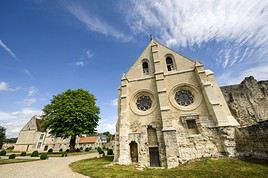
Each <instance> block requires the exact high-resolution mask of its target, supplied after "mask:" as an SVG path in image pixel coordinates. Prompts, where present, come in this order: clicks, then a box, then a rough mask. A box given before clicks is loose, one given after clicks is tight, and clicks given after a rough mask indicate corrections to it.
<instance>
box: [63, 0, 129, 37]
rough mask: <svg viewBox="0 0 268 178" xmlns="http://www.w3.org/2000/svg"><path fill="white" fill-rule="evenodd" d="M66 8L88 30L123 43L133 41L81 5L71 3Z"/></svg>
mask: <svg viewBox="0 0 268 178" xmlns="http://www.w3.org/2000/svg"><path fill="white" fill-rule="evenodd" d="M65 7H66V8H67V10H68V11H69V12H70V13H71V14H72V15H73V16H74V17H75V18H77V19H78V20H79V21H80V22H82V23H83V24H84V25H85V26H86V27H87V29H88V30H90V31H94V32H98V33H100V34H103V35H106V36H112V37H114V38H116V39H118V40H120V41H122V42H128V41H130V40H131V37H129V36H127V35H125V34H124V33H123V32H120V31H119V30H117V29H115V28H114V27H113V26H111V25H109V24H108V23H107V22H105V21H104V20H103V19H100V18H99V17H97V16H96V15H94V14H91V13H89V12H88V11H87V10H86V9H85V8H84V7H83V6H82V5H81V4H79V3H70V4H65Z"/></svg>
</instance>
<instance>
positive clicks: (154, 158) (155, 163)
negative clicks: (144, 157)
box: [149, 147, 160, 167]
mask: <svg viewBox="0 0 268 178" xmlns="http://www.w3.org/2000/svg"><path fill="white" fill-rule="evenodd" d="M149 154H150V166H151V167H160V160H159V151H158V147H153V148H149Z"/></svg>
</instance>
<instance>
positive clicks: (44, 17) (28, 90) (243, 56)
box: [0, 0, 268, 137]
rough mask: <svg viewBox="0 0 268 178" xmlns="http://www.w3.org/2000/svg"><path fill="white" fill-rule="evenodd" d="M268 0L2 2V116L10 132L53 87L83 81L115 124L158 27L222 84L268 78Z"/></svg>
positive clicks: (102, 127)
mask: <svg viewBox="0 0 268 178" xmlns="http://www.w3.org/2000/svg"><path fill="white" fill-rule="evenodd" d="M267 33H268V1H263V0H239V1H238V0H232V1H231V0H206V1H194V0H187V1H182V0H177V1H173V0H167V1H149V0H143V1H131V0H129V1H127V0H119V1H113V0H105V1H98V0H91V1H85V0H84V1H79V0H78V1H63V0H62V1H56V0H55V1H49V0H13V1H1V2H0V125H3V126H4V127H6V128H7V135H8V136H9V137H13V136H17V134H18V132H19V130H20V129H21V128H22V126H23V125H24V124H25V123H26V122H27V121H28V120H29V119H30V117H31V116H33V115H35V114H40V112H41V110H42V108H43V106H44V105H45V104H47V103H49V101H50V99H51V97H52V96H53V95H55V94H58V93H60V92H62V91H64V90H66V89H69V88H71V89H75V88H84V89H87V90H89V91H90V92H91V93H93V94H94V95H95V96H96V98H97V103H98V105H99V106H100V108H101V118H102V119H101V121H100V123H99V128H98V130H99V131H106V130H109V131H111V132H114V125H115V122H116V119H117V113H116V112H117V107H116V102H115V99H116V98H117V89H118V87H119V85H120V78H121V76H122V74H123V73H124V72H127V70H128V69H129V67H130V66H131V65H132V64H133V63H134V62H135V60H136V59H137V57H138V56H139V55H140V53H141V52H142V51H143V49H144V48H145V46H146V45H147V44H148V42H149V35H150V34H152V35H153V36H154V37H155V38H156V39H157V40H158V41H160V42H161V43H163V44H166V45H167V46H169V47H171V48H173V49H174V50H177V51H179V52H180V53H182V54H184V55H185V56H188V57H190V58H192V59H195V60H199V61H201V62H203V63H204V64H205V66H206V68H209V69H212V70H213V71H214V72H215V76H216V78H217V80H218V82H219V83H220V84H221V85H228V84H235V83H240V82H241V80H242V79H243V78H244V77H245V76H249V75H253V76H255V78H257V79H258V80H263V79H268V61H267V56H268V35H267Z"/></svg>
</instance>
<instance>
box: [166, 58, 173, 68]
mask: <svg viewBox="0 0 268 178" xmlns="http://www.w3.org/2000/svg"><path fill="white" fill-rule="evenodd" d="M166 64H167V70H168V71H172V70H175V65H174V62H173V59H172V58H171V57H167V58H166Z"/></svg>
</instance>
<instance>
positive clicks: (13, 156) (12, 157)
mask: <svg viewBox="0 0 268 178" xmlns="http://www.w3.org/2000/svg"><path fill="white" fill-rule="evenodd" d="M15 158H16V155H15V154H11V155H9V157H8V159H15Z"/></svg>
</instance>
